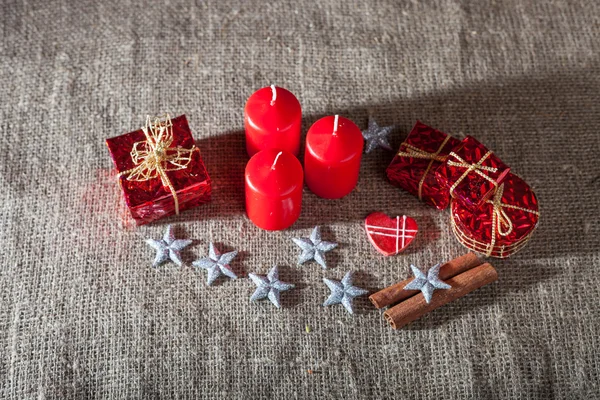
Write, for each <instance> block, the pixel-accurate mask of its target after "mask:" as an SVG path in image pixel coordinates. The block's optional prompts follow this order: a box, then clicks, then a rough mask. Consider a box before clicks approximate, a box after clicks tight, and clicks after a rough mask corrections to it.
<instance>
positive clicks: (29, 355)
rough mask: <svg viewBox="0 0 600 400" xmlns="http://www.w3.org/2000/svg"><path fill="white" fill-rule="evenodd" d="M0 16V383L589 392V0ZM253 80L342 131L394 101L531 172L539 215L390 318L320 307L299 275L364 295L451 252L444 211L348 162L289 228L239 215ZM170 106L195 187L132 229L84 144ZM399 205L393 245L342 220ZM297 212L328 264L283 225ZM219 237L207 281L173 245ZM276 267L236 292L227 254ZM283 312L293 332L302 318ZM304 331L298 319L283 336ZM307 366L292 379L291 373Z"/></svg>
mask: <svg viewBox="0 0 600 400" xmlns="http://www.w3.org/2000/svg"><path fill="white" fill-rule="evenodd" d="M1 8H2V12H1V13H0V28H1V29H0V43H1V46H2V48H1V50H2V51H1V52H0V87H2V90H0V99H1V101H0V124H1V128H0V132H1V135H0V148H1V149H2V152H1V155H0V187H1V188H2V189H1V190H0V204H1V207H0V244H1V246H0V351H1V354H2V357H0V398H6V399H136V398H179V399H188V398H196V397H197V396H203V397H204V398H229V399H242V398H243V399H246V398H253V399H267V398H285V399H301V398H353V399H372V398H381V399H383V398H387V399H402V398H407V399H408V398H410V399H430V398H433V397H438V398H444V399H462V398H480V399H482V398H490V399H491V398H494V399H496V398H503V399H504V398H506V399H514V398H523V399H548V398H552V397H554V398H564V399H567V398H568V399H575V398H593V397H596V396H597V395H598V393H599V391H600V386H599V383H598V382H599V381H600V376H599V374H600V373H599V369H600V355H599V353H598V351H597V349H598V348H599V347H600V335H599V334H598V332H599V327H600V318H599V314H598V301H597V299H598V298H600V277H599V274H598V270H599V268H600V255H599V249H600V239H599V238H600V228H599V226H600V220H599V215H600V214H599V212H598V211H599V210H600V197H599V193H600V167H599V165H598V161H597V159H598V154H599V152H600V145H599V137H600V136H599V133H598V127H599V126H600V108H599V107H600V106H599V105H600V80H599V79H598V76H599V73H600V68H599V56H598V54H600V22H599V19H598V18H599V17H598V16H599V15H600V2H598V1H596V0H580V1H576V0H570V1H563V0H547V1H534V0H527V1H518V0H498V1H494V2H488V1H480V0H464V1H459V0H426V1H413V2H409V1H382V0H375V1H354V0H323V1H317V2H313V1H308V0H294V1H269V2H263V1H243V2H236V1H226V0H223V1H209V2H205V1H187V0H167V1H153V2H150V1H148V2H133V1H130V0H118V1H117V0H107V1H91V0H79V1H75V0H73V1H67V0H62V1H60V0H57V1H27V2H25V1H16V0H6V1H4V2H3V3H2V6H1ZM270 84H277V85H279V86H281V87H285V88H287V89H289V90H290V91H292V92H293V93H294V94H295V95H296V96H297V97H298V99H299V100H300V102H301V104H302V109H303V135H305V133H306V131H307V129H308V128H309V127H310V125H311V124H312V123H313V122H314V121H316V120H317V119H318V118H320V117H321V116H324V115H333V114H340V115H343V116H344V117H347V118H350V119H352V120H353V121H355V122H356V123H357V124H358V125H359V127H360V128H361V129H365V128H366V126H367V120H368V116H369V115H372V116H373V117H374V118H375V119H376V120H377V122H378V123H379V124H380V125H381V126H388V125H396V126H397V127H398V128H397V130H396V131H395V133H394V134H393V135H392V136H391V137H390V143H391V145H392V147H393V148H394V149H398V148H399V146H400V144H401V143H402V141H403V140H404V138H405V137H406V135H407V134H408V132H409V131H410V129H411V128H412V126H413V125H414V123H415V121H416V120H417V119H420V120H421V121H423V122H424V123H426V124H428V125H431V126H433V127H435V128H437V129H440V130H441V131H443V132H446V133H448V134H452V135H455V136H456V137H459V138H462V137H464V136H465V135H467V134H470V135H473V136H475V137H476V138H477V139H478V140H479V141H481V142H482V143H484V144H485V145H486V146H487V147H488V148H490V149H493V150H494V152H495V154H497V155H498V156H499V157H501V158H502V160H503V161H505V162H506V163H507V164H508V165H510V166H511V167H512V168H513V170H514V171H515V172H516V173H518V174H519V175H520V176H522V177H523V178H524V179H525V180H526V181H527V182H528V183H529V184H530V185H531V186H532V187H533V189H534V190H535V191H536V194H537V195H538V198H539V201H540V211H541V219H540V225H539V228H538V230H537V231H536V233H535V234H534V236H533V238H532V239H531V241H530V243H529V244H528V246H527V247H526V248H524V249H523V250H522V251H521V252H519V253H518V254H516V255H515V256H514V257H511V258H508V259H506V260H492V263H493V265H494V266H495V267H496V268H497V269H498V273H499V280H498V282H497V283H494V284H493V285H490V286H489V287H485V288H482V289H480V290H477V291H476V292H474V293H472V294H470V295H468V296H466V297H465V298H463V299H460V300H458V301H456V302H454V303H451V304H449V305H447V306H445V307H443V308H441V309H439V310H436V311H435V312H432V313H431V314H429V315H427V316H425V317H424V318H422V319H421V320H419V321H416V322H415V323H413V324H412V325H410V326H408V327H406V328H404V329H402V330H400V331H394V330H392V329H391V328H390V327H389V326H388V324H387V323H386V322H385V321H384V319H383V316H382V312H380V311H377V310H375V309H374V308H373V307H372V306H371V305H370V304H369V302H368V300H367V298H366V297H362V298H357V299H356V301H355V302H354V310H355V315H354V316H352V315H349V314H348V313H346V311H345V310H344V308H343V307H323V306H322V303H323V301H324V300H325V299H326V298H327V296H328V295H329V291H328V289H327V287H326V286H325V285H323V278H330V279H336V280H339V279H341V278H342V276H343V273H344V272H346V271H347V270H353V271H356V273H355V275H354V283H355V284H356V285H357V286H359V287H362V288H367V289H370V290H372V291H373V290H375V289H378V288H383V287H385V286H388V285H391V284H393V283H395V282H397V281H400V280H402V279H405V278H407V277H409V276H411V273H410V269H409V265H410V264H415V265H421V266H426V265H433V264H435V263H437V262H442V261H444V260H448V259H451V258H454V257H456V256H459V255H461V254H464V253H465V251H466V250H465V249H464V248H463V247H462V246H461V244H460V243H459V242H458V241H457V240H456V239H455V238H454V236H453V233H452V228H451V225H450V219H449V214H448V212H447V211H444V212H439V211H437V210H435V209H434V208H432V207H429V206H427V205H425V204H423V203H420V202H419V201H418V200H417V199H416V198H415V197H414V196H411V195H410V194H408V193H406V192H404V191H402V190H400V189H398V188H396V187H394V186H392V185H390V184H389V183H387V182H386V178H385V168H386V167H387V165H388V164H389V162H390V160H391V159H392V157H393V152H392V153H389V152H386V151H385V150H381V149H377V150H374V151H373V152H371V153H370V154H367V155H365V156H364V158H363V162H362V167H361V174H360V179H359V183H358V186H357V188H356V190H355V191H354V192H352V193H351V194H350V195H349V196H347V197H346V198H344V199H342V200H338V201H327V200H322V199H319V198H317V197H316V196H314V195H313V194H312V193H310V192H309V191H308V190H307V189H305V191H304V202H303V210H304V212H303V213H302V216H301V217H300V219H299V221H298V222H297V223H296V224H295V225H294V226H293V227H292V228H291V229H289V230H287V231H283V232H276V233H269V232H264V231H261V230H259V229H257V228H256V227H254V225H253V224H252V223H251V222H249V221H248V219H247V218H246V217H245V215H244V194H243V182H244V181H243V171H244V167H245V163H246V161H247V155H246V151H245V144H244V135H243V132H242V127H243V107H244V103H245V101H246V99H247V98H248V97H249V96H250V95H251V94H252V92H253V91H255V90H256V89H258V88H260V87H264V86H268V85H270ZM164 112H169V113H170V114H171V115H180V114H184V113H185V114H186V115H187V118H188V120H189V124H190V127H191V130H192V133H193V135H194V138H195V139H196V144H197V146H198V147H199V148H200V151H201V154H202V157H203V159H204V161H205V163H206V166H207V168H208V172H209V174H210V176H211V178H212V180H213V183H214V187H213V193H214V195H213V200H212V202H211V203H209V204H206V205H203V206H201V207H198V208H195V209H193V210H189V211H185V212H182V213H181V215H180V216H175V217H170V218H167V219H164V220H160V221H157V222H155V223H153V224H150V225H147V226H142V227H139V228H136V227H135V226H133V225H132V224H129V223H123V222H122V215H126V212H127V210H126V209H125V208H124V206H123V203H122V200H121V193H120V191H119V187H118V184H117V181H116V178H115V172H114V168H113V165H112V162H111V160H110V156H109V154H108V151H107V149H106V146H105V144H104V140H105V139H106V138H108V137H112V136H115V135H118V134H122V133H126V132H130V131H132V130H133V129H137V128H139V127H141V126H142V124H143V123H144V121H145V117H146V115H147V114H150V115H160V114H162V113H164ZM377 210H380V211H383V212H385V213H387V214H388V215H410V216H411V217H413V218H415V220H416V221H417V222H418V224H419V234H418V235H417V237H416V239H415V242H414V243H413V244H412V245H411V246H410V248H409V249H407V252H406V253H403V254H402V255H400V256H397V257H389V258H384V257H382V256H380V255H379V254H378V253H377V252H375V251H374V250H373V249H372V248H371V245H370V244H369V242H368V240H367V238H366V235H365V233H364V230H363V229H364V228H363V222H364V217H365V216H367V215H368V214H369V213H371V212H373V211H377ZM167 224H173V225H174V233H175V235H176V236H177V237H180V238H190V239H194V242H193V243H192V245H190V246H188V247H186V249H185V250H184V251H182V257H183V260H184V262H185V263H186V264H187V266H184V267H181V268H180V267H177V266H175V265H174V264H172V263H166V264H164V265H162V266H161V267H159V268H152V267H151V262H152V257H153V256H154V254H153V252H152V249H150V248H149V247H148V246H147V245H146V243H144V239H145V238H148V237H154V238H159V237H161V236H162V234H163V232H164V230H165V228H166V225H167ZM315 225H320V226H322V230H323V237H325V238H327V240H330V241H334V242H337V243H340V245H339V246H338V248H336V249H335V250H334V251H332V252H330V253H328V254H327V262H328V267H329V269H328V270H322V268H321V267H319V266H318V265H317V264H315V263H310V264H306V265H303V266H300V267H299V266H297V265H296V263H297V260H296V257H297V252H298V248H297V246H296V245H295V244H294V243H293V242H292V240H291V238H292V237H306V236H308V235H309V234H310V231H311V229H312V227H314V226H315ZM211 241H213V242H215V244H217V245H218V246H219V248H220V249H221V250H222V251H223V252H227V251H232V250H240V253H239V255H238V256H237V257H236V259H235V260H234V262H233V263H232V265H231V267H232V269H233V270H234V271H235V272H236V274H238V275H239V276H240V277H244V278H241V279H237V280H230V279H223V280H220V281H218V282H216V283H215V285H214V286H211V287H207V286H206V283H205V280H206V278H205V274H204V273H203V271H198V270H196V269H194V268H192V267H190V263H191V262H192V261H193V260H195V259H197V258H200V257H202V256H204V255H205V254H206V249H207V248H208V244H209V242H211ZM274 265H278V266H279V274H280V278H281V279H282V280H283V281H285V282H290V283H293V284H295V285H296V288H295V289H294V290H291V291H288V292H286V293H285V295H282V296H281V303H282V308H281V309H280V310H277V309H275V307H273V305H272V304H270V303H269V302H258V303H251V302H250V301H249V297H250V295H251V294H252V292H253V291H254V290H255V286H254V285H253V284H252V282H251V281H250V280H249V279H247V278H245V277H247V274H248V272H256V273H259V274H266V273H267V272H268V271H269V270H270V269H271V268H272V267H273V266H274ZM306 325H308V326H309V327H310V329H306ZM307 330H309V331H310V332H308V333H307ZM309 370H310V371H312V373H309V372H308V371H309Z"/></svg>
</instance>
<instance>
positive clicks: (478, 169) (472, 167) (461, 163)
mask: <svg viewBox="0 0 600 400" xmlns="http://www.w3.org/2000/svg"><path fill="white" fill-rule="evenodd" d="M491 155H492V151H491V150H489V151H488V152H487V153H485V155H484V156H483V157H481V159H480V160H479V161H477V162H476V163H475V164H469V163H468V162H466V161H465V160H463V159H462V158H461V157H460V156H459V155H458V154H456V153H455V152H453V151H451V152H450V154H449V156H450V157H454V158H456V160H458V162H457V161H452V160H449V161H448V165H451V166H453V167H459V168H466V171H465V172H464V173H463V174H462V175H461V176H460V178H458V179H457V180H456V182H454V184H453V185H452V186H451V187H450V195H452V193H453V192H454V189H456V187H457V186H458V185H459V184H460V183H461V182H462V180H463V179H465V178H466V177H467V175H469V174H470V173H471V172H475V173H476V174H477V175H479V176H481V177H482V178H484V179H486V180H487V181H489V182H491V183H492V184H493V185H494V186H497V183H496V181H495V180H493V179H492V178H490V177H489V176H487V175H486V174H485V173H484V172H482V171H489V172H497V171H498V168H494V167H486V166H483V165H481V164H483V162H484V161H485V160H486V159H487V158H488V157H489V156H491Z"/></svg>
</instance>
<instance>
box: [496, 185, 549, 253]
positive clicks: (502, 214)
mask: <svg viewBox="0 0 600 400" xmlns="http://www.w3.org/2000/svg"><path fill="white" fill-rule="evenodd" d="M503 194H504V183H503V184H501V185H500V186H498V188H497V189H496V192H495V193H494V198H493V199H492V200H486V203H489V204H492V206H493V213H492V239H491V241H490V243H489V244H488V245H487V246H486V247H487V251H486V255H487V256H488V257H489V256H490V255H492V251H493V250H494V245H495V244H496V230H498V235H500V236H508V235H510V234H511V233H512V231H513V223H512V221H511V220H510V218H509V216H508V215H507V214H506V211H504V208H512V209H514V210H521V211H525V212H528V213H532V214H535V215H540V213H539V212H538V211H535V210H530V209H529V208H524V207H519V206H513V205H512V204H506V203H503V202H502V195H503Z"/></svg>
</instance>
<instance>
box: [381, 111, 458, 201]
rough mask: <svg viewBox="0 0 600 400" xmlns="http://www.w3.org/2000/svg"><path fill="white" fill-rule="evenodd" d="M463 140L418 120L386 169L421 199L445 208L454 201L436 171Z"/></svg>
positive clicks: (393, 179)
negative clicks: (440, 182)
mask: <svg viewBox="0 0 600 400" xmlns="http://www.w3.org/2000/svg"><path fill="white" fill-rule="evenodd" d="M459 144H460V141H459V140H458V139H456V138H454V137H452V136H449V135H447V134H445V133H444V132H441V131H439V130H437V129H434V128H432V127H430V126H427V125H425V124H424V123H422V122H421V121H417V123H416V124H415V126H414V127H413V129H412V130H411V131H410V133H409V134H408V136H407V138H406V140H405V141H404V143H402V145H401V146H400V150H399V151H398V153H396V155H395V156H394V159H393V160H392V162H391V163H390V165H389V166H388V168H387V169H386V174H387V177H388V179H389V181H390V182H391V183H392V184H393V185H394V186H398V187H401V188H403V189H405V190H406V191H408V192H409V193H412V194H413V195H415V196H417V197H419V199H420V200H423V201H424V202H426V203H428V204H430V205H432V206H434V207H436V208H438V209H440V210H441V209H444V208H446V207H447V206H448V204H449V202H450V195H449V192H448V188H447V186H446V185H440V184H439V183H438V181H437V179H436V176H435V171H436V169H437V168H438V167H439V165H441V164H442V162H443V161H444V160H445V159H446V157H447V156H448V153H450V151H451V150H452V149H453V148H454V147H455V146H457V145H459Z"/></svg>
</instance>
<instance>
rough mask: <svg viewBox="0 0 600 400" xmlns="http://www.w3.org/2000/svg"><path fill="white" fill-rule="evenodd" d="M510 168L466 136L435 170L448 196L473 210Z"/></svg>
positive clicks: (492, 191)
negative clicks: (446, 189) (448, 193)
mask: <svg viewBox="0 0 600 400" xmlns="http://www.w3.org/2000/svg"><path fill="white" fill-rule="evenodd" d="M509 171H510V168H509V167H508V166H507V165H506V164H504V163H503V162H502V160H500V159H499V158H498V157H497V156H496V155H494V153H493V152H492V151H491V150H488V149H487V148H486V147H485V146H484V145H482V144H481V143H479V142H478V141H477V140H476V139H475V138H473V137H471V136H467V137H466V138H464V139H463V141H462V142H461V143H460V145H458V146H457V147H455V148H454V149H453V150H452V151H451V152H450V154H449V155H448V158H447V160H446V162H445V163H443V164H442V165H440V166H439V167H438V169H437V170H436V171H435V174H436V177H437V180H438V183H439V184H440V185H446V187H447V188H448V191H449V192H450V196H452V198H454V199H457V200H458V201H460V202H462V203H463V205H464V206H465V207H467V208H470V209H472V210H474V209H476V208H478V207H480V206H481V205H482V204H483V202H485V201H486V200H487V199H489V198H490V196H491V195H492V194H493V193H494V190H495V189H496V188H497V187H498V185H499V184H501V183H502V181H503V180H504V178H505V177H506V175H507V174H508V172H509Z"/></svg>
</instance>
